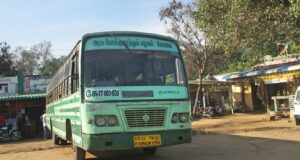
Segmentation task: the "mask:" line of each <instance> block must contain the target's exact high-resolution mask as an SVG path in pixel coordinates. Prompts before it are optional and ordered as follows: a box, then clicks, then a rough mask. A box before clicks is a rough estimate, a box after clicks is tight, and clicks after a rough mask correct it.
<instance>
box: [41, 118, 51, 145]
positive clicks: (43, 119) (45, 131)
mask: <svg viewBox="0 0 300 160" xmlns="http://www.w3.org/2000/svg"><path fill="white" fill-rule="evenodd" d="M40 118H41V121H42V124H43V138H44V139H47V138H48V137H49V129H48V127H47V124H46V114H45V113H44V114H43V115H42V116H41V117H40Z"/></svg>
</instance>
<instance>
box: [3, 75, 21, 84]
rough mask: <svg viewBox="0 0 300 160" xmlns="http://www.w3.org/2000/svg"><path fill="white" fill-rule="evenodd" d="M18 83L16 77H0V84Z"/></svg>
mask: <svg viewBox="0 0 300 160" xmlns="http://www.w3.org/2000/svg"><path fill="white" fill-rule="evenodd" d="M8 83H18V77H17V76H15V77H1V78H0V84H8Z"/></svg>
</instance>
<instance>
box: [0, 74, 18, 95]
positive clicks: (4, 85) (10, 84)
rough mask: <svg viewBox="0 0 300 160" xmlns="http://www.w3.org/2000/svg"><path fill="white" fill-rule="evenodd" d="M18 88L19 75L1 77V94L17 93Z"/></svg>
mask: <svg viewBox="0 0 300 160" xmlns="http://www.w3.org/2000/svg"><path fill="white" fill-rule="evenodd" d="M17 89H18V77H17V76H15V77H1V78H0V96H7V95H12V94H16V93H17Z"/></svg>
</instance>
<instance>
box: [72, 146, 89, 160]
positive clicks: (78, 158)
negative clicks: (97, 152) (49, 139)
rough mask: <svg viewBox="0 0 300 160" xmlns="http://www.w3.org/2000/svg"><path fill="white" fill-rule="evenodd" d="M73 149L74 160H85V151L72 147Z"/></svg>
mask: <svg viewBox="0 0 300 160" xmlns="http://www.w3.org/2000/svg"><path fill="white" fill-rule="evenodd" d="M73 149H74V160H85V154H86V151H85V150H84V149H82V148H80V147H77V146H75V145H74V146H73Z"/></svg>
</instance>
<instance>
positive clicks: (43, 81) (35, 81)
mask: <svg viewBox="0 0 300 160" xmlns="http://www.w3.org/2000/svg"><path fill="white" fill-rule="evenodd" d="M50 78H51V77H50V76H28V77H24V92H25V93H46V89H47V85H48V82H49V80H50Z"/></svg>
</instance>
